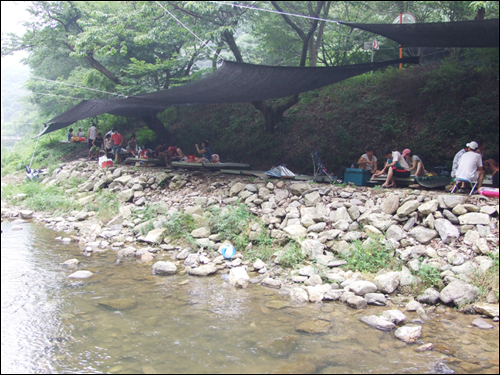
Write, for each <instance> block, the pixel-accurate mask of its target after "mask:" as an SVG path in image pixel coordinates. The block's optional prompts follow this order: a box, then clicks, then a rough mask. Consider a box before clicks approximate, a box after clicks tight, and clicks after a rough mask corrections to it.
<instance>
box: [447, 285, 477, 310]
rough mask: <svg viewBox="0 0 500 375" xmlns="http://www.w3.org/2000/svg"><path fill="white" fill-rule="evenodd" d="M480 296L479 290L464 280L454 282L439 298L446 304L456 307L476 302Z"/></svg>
mask: <svg viewBox="0 0 500 375" xmlns="http://www.w3.org/2000/svg"><path fill="white" fill-rule="evenodd" d="M478 295H479V289H478V288H476V287H475V286H472V285H470V284H467V283H466V282H464V281H462V280H455V281H452V282H451V283H450V284H448V286H446V287H445V288H444V289H443V290H442V291H441V293H440V294H439V298H440V299H441V301H443V302H444V303H446V304H449V303H454V304H455V305H456V306H459V305H463V304H466V303H470V302H474V300H475V299H476V298H477V296H478Z"/></svg>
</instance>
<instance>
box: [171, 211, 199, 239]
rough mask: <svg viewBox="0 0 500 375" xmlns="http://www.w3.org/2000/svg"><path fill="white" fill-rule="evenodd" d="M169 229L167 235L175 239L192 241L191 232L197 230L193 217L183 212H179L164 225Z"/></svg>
mask: <svg viewBox="0 0 500 375" xmlns="http://www.w3.org/2000/svg"><path fill="white" fill-rule="evenodd" d="M163 227H164V228H167V235H168V236H170V237H171V238H174V239H180V238H184V239H185V240H188V241H189V240H190V239H192V238H191V232H192V231H193V230H194V229H196V225H195V221H194V218H193V216H192V215H189V214H187V213H185V212H183V211H177V212H175V213H174V214H172V216H171V217H170V219H169V220H167V221H166V222H165V223H164V224H163Z"/></svg>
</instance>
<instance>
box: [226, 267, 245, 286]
mask: <svg viewBox="0 0 500 375" xmlns="http://www.w3.org/2000/svg"><path fill="white" fill-rule="evenodd" d="M249 280H250V277H249V276H248V274H247V271H246V270H245V267H235V268H232V269H231V271H229V283H230V284H231V285H233V286H235V287H237V288H242V289H246V287H247V286H248V282H249Z"/></svg>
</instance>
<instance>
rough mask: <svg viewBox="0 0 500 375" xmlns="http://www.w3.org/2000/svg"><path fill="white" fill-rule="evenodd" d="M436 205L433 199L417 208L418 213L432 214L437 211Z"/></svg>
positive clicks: (437, 203) (436, 202)
mask: <svg viewBox="0 0 500 375" xmlns="http://www.w3.org/2000/svg"><path fill="white" fill-rule="evenodd" d="M438 205H439V202H438V201H437V200H436V199H433V200H431V201H429V202H425V203H423V204H421V205H420V206H418V212H420V213H421V214H422V215H429V214H433V213H434V212H436V211H437V209H438Z"/></svg>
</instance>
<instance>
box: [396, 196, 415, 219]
mask: <svg viewBox="0 0 500 375" xmlns="http://www.w3.org/2000/svg"><path fill="white" fill-rule="evenodd" d="M418 206H420V202H419V201H418V200H412V201H408V202H405V203H404V204H403V205H402V206H401V207H399V208H398V210H397V211H396V212H397V214H398V216H399V217H405V216H408V215H409V214H411V213H412V212H413V211H415V210H416V209H417V208H418Z"/></svg>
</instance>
